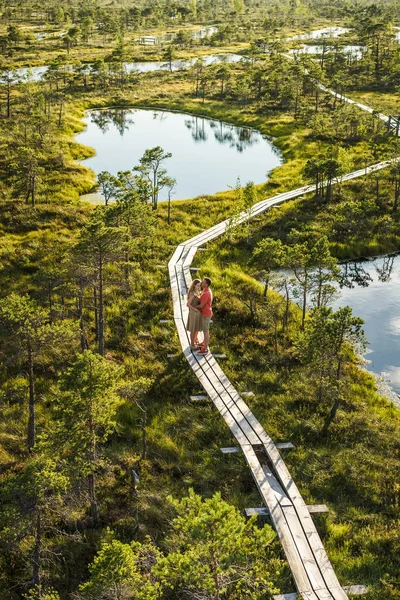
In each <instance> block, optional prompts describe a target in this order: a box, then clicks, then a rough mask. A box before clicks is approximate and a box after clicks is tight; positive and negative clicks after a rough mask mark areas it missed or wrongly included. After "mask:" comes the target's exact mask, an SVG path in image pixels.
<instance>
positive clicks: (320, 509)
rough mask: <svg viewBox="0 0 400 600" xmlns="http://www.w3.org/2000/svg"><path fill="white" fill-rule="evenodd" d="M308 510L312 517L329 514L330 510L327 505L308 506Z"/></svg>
mask: <svg viewBox="0 0 400 600" xmlns="http://www.w3.org/2000/svg"><path fill="white" fill-rule="evenodd" d="M307 508H308V512H309V513H310V514H312V515H313V514H317V513H328V512H329V508H328V507H327V506H326V504H307Z"/></svg>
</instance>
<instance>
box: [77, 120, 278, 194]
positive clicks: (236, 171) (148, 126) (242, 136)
mask: <svg viewBox="0 0 400 600" xmlns="http://www.w3.org/2000/svg"><path fill="white" fill-rule="evenodd" d="M85 124H86V129H85V131H83V132H82V133H81V134H79V135H78V136H77V138H76V139H77V141H78V142H80V143H82V144H86V145H87V146H91V147H92V148H94V149H95V150H96V156H94V157H92V158H89V159H87V160H85V161H83V163H82V164H84V165H86V166H87V167H89V168H91V169H93V171H94V172H95V173H96V174H97V173H99V172H100V171H109V172H110V173H113V174H115V175H116V174H117V172H118V171H124V170H130V169H132V168H133V167H134V166H135V165H137V164H138V161H139V159H140V158H141V156H142V155H143V153H144V151H145V150H146V149H148V148H153V147H155V146H161V147H162V148H163V149H164V150H165V151H166V152H171V153H172V158H170V159H168V161H166V163H165V167H166V169H167V171H168V174H169V175H170V176H171V177H174V178H175V179H176V180H177V186H176V190H175V192H174V196H173V199H184V198H191V197H194V196H200V195H206V194H213V193H216V192H218V191H222V190H226V189H227V188H228V187H229V186H232V187H234V186H235V184H236V180H237V178H238V177H239V178H240V180H241V182H242V184H243V185H244V184H245V183H247V182H248V181H254V183H262V182H264V181H266V180H267V176H268V173H269V172H270V171H271V170H272V169H274V168H275V167H278V166H279V165H280V164H282V158H281V155H280V153H279V151H278V150H277V149H276V148H275V147H274V146H273V144H272V142H271V141H270V140H268V139H267V138H266V137H265V136H263V135H262V134H261V133H260V132H259V131H256V130H254V129H251V128H248V127H236V126H234V125H230V124H228V123H224V122H222V121H217V120H214V119H207V118H204V117H198V116H193V115H189V114H184V113H173V112H169V111H163V110H150V109H129V110H126V109H110V110H99V111H91V112H89V113H87V115H86V118H85ZM166 198H167V195H166V192H165V193H163V192H161V193H160V200H164V199H166Z"/></svg>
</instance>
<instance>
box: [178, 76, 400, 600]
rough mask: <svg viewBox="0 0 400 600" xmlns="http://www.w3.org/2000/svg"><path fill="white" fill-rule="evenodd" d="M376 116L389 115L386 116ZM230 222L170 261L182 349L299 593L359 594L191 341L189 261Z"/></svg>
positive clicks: (209, 358)
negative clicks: (249, 479)
mask: <svg viewBox="0 0 400 600" xmlns="http://www.w3.org/2000/svg"><path fill="white" fill-rule="evenodd" d="M316 83H317V84H318V85H319V86H320V87H321V89H323V90H324V91H326V92H328V93H332V94H335V92H333V91H331V90H328V89H327V88H325V87H324V86H322V85H321V84H319V83H318V82H316ZM341 98H342V99H343V100H345V101H347V102H351V103H354V104H356V105H357V106H359V108H362V109H364V110H368V112H373V111H372V109H370V107H365V106H364V105H360V104H358V103H356V102H354V101H353V100H351V99H348V98H344V97H341ZM377 116H378V117H379V118H381V119H383V120H387V117H386V116H385V115H381V114H379V115H377ZM399 160H400V159H394V160H387V161H383V162H380V163H377V164H374V165H371V166H370V167H366V168H364V169H359V170H357V171H353V172H352V173H348V174H347V175H345V176H343V177H341V178H340V179H337V180H334V181H333V182H332V183H333V184H335V183H339V181H340V182H343V181H348V180H350V179H355V178H357V177H362V176H364V175H367V174H368V173H373V172H374V171H378V170H380V169H384V168H386V167H388V166H390V164H392V163H394V162H398V161H399ZM313 191H314V185H308V186H304V187H301V188H298V189H296V190H292V191H290V192H284V193H281V194H278V195H277V196H274V197H273V198H270V199H266V200H262V201H261V202H258V203H257V204H255V205H254V206H253V207H252V210H251V214H249V213H248V212H244V213H241V214H240V216H239V218H238V219H237V221H235V223H237V224H240V223H243V222H245V221H246V220H247V219H249V218H252V217H255V216H257V215H259V214H261V213H263V212H265V211H266V210H268V209H269V208H271V207H273V206H276V205H278V204H280V203H282V202H285V201H287V200H291V199H293V198H298V197H299V196H302V195H303V194H307V193H310V192H313ZM228 226H229V219H227V220H225V221H222V222H221V223H218V224H217V225H215V226H214V227H211V228H210V229H208V230H206V231H203V232H202V233H200V234H199V235H197V236H195V237H193V238H191V239H189V240H186V241H185V242H183V243H182V244H180V245H179V246H178V247H177V248H176V250H175V252H174V254H173V256H172V258H171V260H170V262H169V264H168V269H169V275H170V281H171V291H172V301H173V308H174V321H175V325H176V328H177V330H178V334H179V340H180V343H181V346H182V350H183V354H184V355H185V357H186V359H187V361H188V363H189V365H190V366H191V368H192V370H193V371H194V373H195V375H196V376H197V378H198V379H199V381H200V383H201V385H202V386H203V388H204V390H205V391H206V392H207V394H208V396H209V398H210V399H211V400H212V401H213V403H214V404H215V406H216V408H217V409H218V410H219V412H220V414H221V416H222V417H223V419H224V420H225V422H226V424H227V425H228V427H229V428H230V430H231V432H232V435H233V436H234V437H235V438H236V440H237V442H238V444H239V446H240V449H241V451H242V452H243V454H244V456H245V458H246V461H247V463H248V466H249V468H250V470H251V473H252V476H253V478H254V481H255V483H256V485H257V487H258V490H259V492H260V496H261V498H262V500H263V502H264V504H265V507H266V509H267V511H268V513H269V516H270V517H271V520H272V523H273V525H274V527H275V529H276V532H277V534H278V536H279V539H280V541H281V543H282V546H283V549H284V551H285V554H286V558H287V560H288V563H289V566H290V569H291V571H292V575H293V579H294V582H295V585H296V588H297V591H298V593H299V595H300V596H301V597H302V598H303V599H304V600H346V599H348V596H347V593H348V592H349V593H351V592H353V593H357V590H356V589H355V588H356V587H357V586H355V587H353V589H352V586H350V588H346V591H345V589H344V588H342V586H341V585H340V583H339V581H338V579H337V577H336V574H335V572H334V570H333V567H332V565H331V563H330V561H329V558H328V556H327V554H326V552H325V549H324V547H323V544H322V542H321V539H320V537H319V534H318V532H317V530H316V527H315V525H314V523H313V521H312V518H311V515H310V512H309V509H308V507H307V505H306V504H305V502H304V500H303V498H302V496H301V494H300V492H299V490H298V488H297V486H296V484H295V482H294V481H293V479H292V477H291V475H290V473H289V471H288V469H287V467H286V465H285V463H284V461H283V459H282V458H281V456H280V454H279V452H278V449H277V446H276V445H275V444H274V442H273V441H272V439H271V438H270V437H269V436H268V434H267V433H266V432H265V430H264V428H263V427H262V425H261V424H260V423H259V421H258V420H257V418H256V417H255V416H254V415H253V413H252V412H251V411H250V409H249V407H248V406H247V405H246V403H245V402H244V400H243V399H242V398H241V396H240V395H239V393H238V392H237V390H236V389H235V388H234V386H233V385H232V383H231V382H230V381H229V380H228V378H227V376H226V375H225V373H224V372H223V371H222V369H221V367H220V366H219V364H218V363H217V361H216V360H215V358H214V357H213V355H212V354H211V353H210V352H209V353H208V354H207V355H205V356H199V355H197V354H194V353H193V352H192V351H191V349H190V340H189V337H188V334H187V332H186V329H185V325H186V320H187V313H188V308H187V306H186V294H187V290H188V288H189V287H190V285H191V282H192V277H191V272H190V265H191V263H192V261H193V258H194V256H195V254H196V252H197V250H198V248H199V247H201V246H204V244H206V243H207V242H210V241H211V240H214V239H215V238H217V237H219V236H221V235H223V234H224V232H225V231H226V229H227V227H228ZM358 591H361V590H358ZM295 597H296V595H287V596H278V597H277V600H278V598H281V599H284V598H287V599H288V600H289V598H290V599H292V598H293V599H294V598H295Z"/></svg>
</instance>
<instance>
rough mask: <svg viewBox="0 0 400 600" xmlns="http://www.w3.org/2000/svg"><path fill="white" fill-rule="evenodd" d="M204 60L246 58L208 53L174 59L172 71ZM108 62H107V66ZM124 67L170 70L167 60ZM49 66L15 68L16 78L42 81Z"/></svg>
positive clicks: (69, 68)
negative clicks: (186, 58) (185, 58)
mask: <svg viewBox="0 0 400 600" xmlns="http://www.w3.org/2000/svg"><path fill="white" fill-rule="evenodd" d="M199 58H200V59H201V60H203V62H204V64H205V65H206V66H208V65H212V64H218V63H221V62H226V63H236V62H240V61H241V60H246V59H245V58H244V57H243V56H240V54H211V55H206V56H201V57H196V58H191V59H188V60H174V61H172V63H171V69H172V71H180V70H182V69H189V67H190V66H191V65H193V64H194V63H195V62H196V61H197V60H198V59H199ZM107 64H108V63H105V66H106V68H107ZM110 67H111V68H112V65H111V64H110ZM124 68H125V71H126V73H133V72H136V73H150V72H153V71H163V70H164V71H167V70H169V64H167V63H166V62H165V61H148V62H131V63H124ZM48 69H49V67H48V66H46V65H44V66H41V67H31V68H30V69H29V68H27V67H26V68H25V67H24V68H22V69H16V70H15V75H16V78H23V77H29V79H30V80H31V81H40V80H41V79H42V78H43V76H44V75H45V74H46V73H47V71H48ZM62 69H63V67H60V77H61V76H62V75H61V73H62ZM65 69H66V71H69V72H72V71H73V70H74V67H73V66H72V65H66V67H65ZM91 69H92V65H90V64H88V65H87V66H86V73H87V74H90V72H91Z"/></svg>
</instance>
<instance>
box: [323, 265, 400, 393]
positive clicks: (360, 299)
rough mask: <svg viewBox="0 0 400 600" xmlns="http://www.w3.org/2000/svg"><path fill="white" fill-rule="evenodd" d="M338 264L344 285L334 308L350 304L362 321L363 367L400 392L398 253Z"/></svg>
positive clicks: (399, 266) (399, 272) (399, 267)
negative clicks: (364, 363) (364, 361)
mask: <svg viewBox="0 0 400 600" xmlns="http://www.w3.org/2000/svg"><path fill="white" fill-rule="evenodd" d="M341 267H342V284H344V285H343V286H342V288H341V290H340V291H341V295H340V298H339V299H338V300H336V301H335V302H334V304H333V308H334V309H337V308H338V307H339V306H346V305H347V306H350V307H351V308H352V310H353V314H354V315H355V316H357V317H361V318H362V319H363V320H364V321H365V325H364V331H365V335H366V337H367V339H368V341H369V346H368V350H367V353H366V355H365V358H366V359H367V361H368V364H367V365H366V368H367V369H368V370H369V371H372V372H373V373H376V374H378V375H382V376H383V378H384V379H385V381H386V382H387V383H388V385H389V386H390V387H391V388H392V390H394V392H395V393H396V394H400V255H397V256H385V257H380V258H376V259H373V260H369V261H363V262H350V263H347V264H345V265H342V266H341ZM397 403H398V404H399V401H397ZM399 405H400V404H399Z"/></svg>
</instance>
